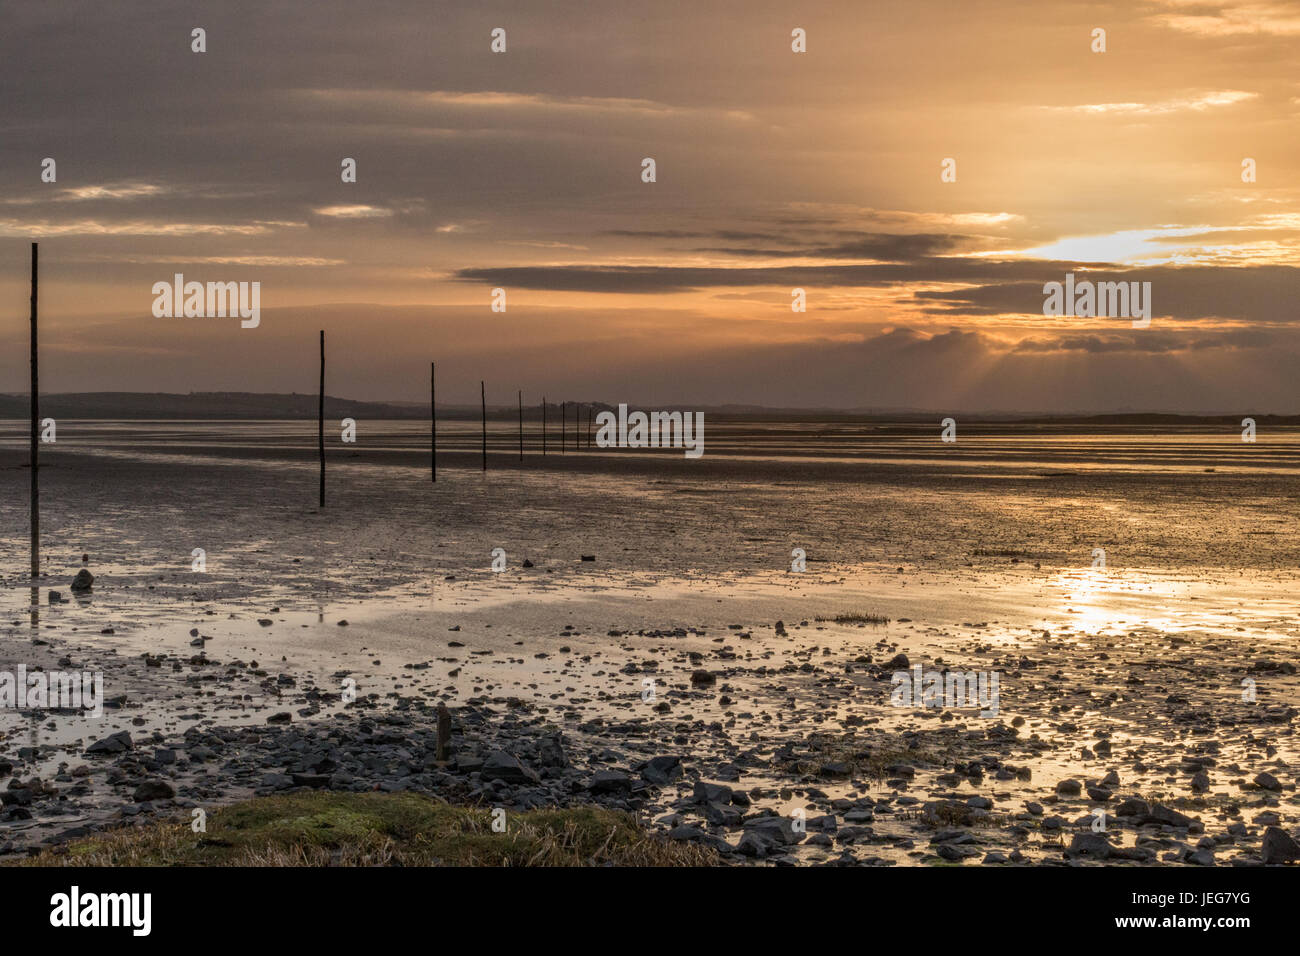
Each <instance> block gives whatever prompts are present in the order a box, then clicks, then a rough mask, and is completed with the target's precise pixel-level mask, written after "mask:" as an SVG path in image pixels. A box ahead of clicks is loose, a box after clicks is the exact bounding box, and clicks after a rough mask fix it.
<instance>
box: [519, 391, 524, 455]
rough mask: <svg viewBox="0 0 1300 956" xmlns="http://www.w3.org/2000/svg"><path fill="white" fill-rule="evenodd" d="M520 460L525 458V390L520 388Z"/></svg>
mask: <svg viewBox="0 0 1300 956" xmlns="http://www.w3.org/2000/svg"><path fill="white" fill-rule="evenodd" d="M519 460H520V461H523V460H524V392H523V389H520V390H519Z"/></svg>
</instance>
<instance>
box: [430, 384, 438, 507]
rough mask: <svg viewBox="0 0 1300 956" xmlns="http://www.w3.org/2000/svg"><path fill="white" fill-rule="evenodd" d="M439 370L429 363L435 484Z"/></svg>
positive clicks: (431, 450)
mask: <svg viewBox="0 0 1300 956" xmlns="http://www.w3.org/2000/svg"><path fill="white" fill-rule="evenodd" d="M437 375H438V370H437V366H436V365H435V364H434V363H433V362H430V363H429V463H430V464H429V467H430V468H431V469H432V470H433V481H434V484H437V483H438V406H437V401H436V399H437V395H438V378H437Z"/></svg>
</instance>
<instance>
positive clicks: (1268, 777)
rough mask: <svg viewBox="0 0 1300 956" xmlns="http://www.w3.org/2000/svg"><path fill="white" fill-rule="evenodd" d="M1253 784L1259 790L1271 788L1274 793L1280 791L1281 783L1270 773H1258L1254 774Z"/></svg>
mask: <svg viewBox="0 0 1300 956" xmlns="http://www.w3.org/2000/svg"><path fill="white" fill-rule="evenodd" d="M1255 786H1257V787H1259V788H1260V789H1261V790H1272V791H1273V792H1274V793H1281V792H1282V784H1281V782H1280V781H1279V780H1278V779H1277V777H1275V776H1273V775H1272V774H1271V773H1260V774H1256V775H1255Z"/></svg>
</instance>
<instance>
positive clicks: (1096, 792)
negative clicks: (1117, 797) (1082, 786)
mask: <svg viewBox="0 0 1300 956" xmlns="http://www.w3.org/2000/svg"><path fill="white" fill-rule="evenodd" d="M1113 796H1114V794H1113V793H1111V792H1110V791H1109V790H1107V789H1106V788H1105V787H1089V788H1088V799H1089V800H1092V801H1094V802H1096V803H1105V802H1106V801H1107V800H1109V799H1110V798H1111V797H1113Z"/></svg>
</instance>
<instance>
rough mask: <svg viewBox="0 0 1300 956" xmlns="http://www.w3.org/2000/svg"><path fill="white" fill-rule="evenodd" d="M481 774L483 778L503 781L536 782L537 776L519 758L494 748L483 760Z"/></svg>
mask: <svg viewBox="0 0 1300 956" xmlns="http://www.w3.org/2000/svg"><path fill="white" fill-rule="evenodd" d="M482 776H483V779H484V780H502V781H504V782H505V783H537V782H538V779H539V778H538V776H537V774H536V773H534V772H533V771H531V770H529V769H528V768H527V767H525V766H524V765H523V764H522V763H520V762H519V758H518V757H516V756H514V755H513V754H508V753H506V752H505V751H504V750H494V751H492V753H490V754H488V757H487V759H486V760H484V761H483V770H482Z"/></svg>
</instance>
